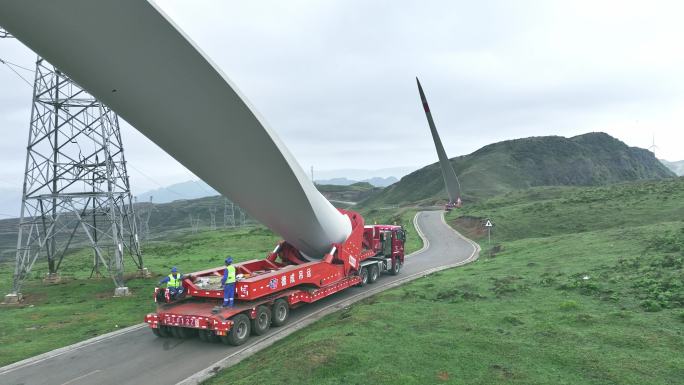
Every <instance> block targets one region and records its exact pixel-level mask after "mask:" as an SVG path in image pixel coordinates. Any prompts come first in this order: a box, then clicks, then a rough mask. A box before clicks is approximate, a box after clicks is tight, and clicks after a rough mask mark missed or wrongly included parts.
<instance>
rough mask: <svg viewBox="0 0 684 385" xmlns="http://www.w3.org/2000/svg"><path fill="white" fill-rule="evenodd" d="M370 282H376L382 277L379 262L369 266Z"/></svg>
mask: <svg viewBox="0 0 684 385" xmlns="http://www.w3.org/2000/svg"><path fill="white" fill-rule="evenodd" d="M368 267H369V270H368V283H375V281H377V280H378V278H379V277H380V269H378V264H377V263H376V264H374V265H371V266H368Z"/></svg>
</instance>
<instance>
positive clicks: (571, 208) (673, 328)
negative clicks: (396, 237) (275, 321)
mask: <svg viewBox="0 0 684 385" xmlns="http://www.w3.org/2000/svg"><path fill="white" fill-rule="evenodd" d="M632 197H633V198H632ZM682 207H684V178H679V179H674V180H667V181H661V182H639V183H630V184H622V185H613V186H610V187H598V188H534V189H530V190H528V191H526V192H519V193H515V194H509V195H508V196H505V197H496V198H493V199H490V200H486V201H483V202H481V203H480V204H476V205H471V206H469V207H467V208H466V209H465V210H464V211H454V212H452V213H451V214H450V216H449V218H448V221H449V222H451V223H453V224H454V226H455V227H457V228H461V230H463V231H464V232H468V233H470V234H471V235H472V236H474V237H479V240H480V242H481V244H482V246H483V252H482V255H481V257H480V259H479V260H478V261H476V262H475V263H473V264H470V265H467V266H465V267H462V268H457V269H451V270H447V271H443V272H441V273H437V274H433V275H430V276H428V277H425V278H423V279H420V280H418V281H415V282H413V283H410V284H407V285H405V286H403V287H400V288H396V289H392V290H390V291H387V292H385V293H383V294H380V295H377V296H374V297H372V298H369V299H367V300H366V301H364V302H363V303H360V304H357V305H353V306H352V307H350V308H348V309H345V310H344V311H342V312H339V313H336V314H332V315H330V316H327V317H325V318H324V319H322V320H321V321H319V322H317V323H315V324H314V325H311V326H310V327H308V328H307V329H306V330H302V331H299V332H297V333H295V334H293V335H291V336H290V337H288V338H286V339H284V340H283V341H281V342H278V343H276V344H275V345H273V346H272V347H271V348H268V349H266V350H264V351H261V352H259V353H257V354H255V355H254V356H252V357H251V358H249V359H247V360H245V361H243V362H242V363H240V364H238V365H236V366H234V367H232V368H229V369H227V370H225V371H223V372H220V373H219V375H218V377H217V378H216V379H214V380H212V381H209V383H210V384H220V383H228V382H230V383H231V384H252V383H260V384H288V383H298V384H347V383H357V384H365V383H374V384H396V383H402V384H441V383H450V384H487V385H489V384H572V385H576V384H635V385H637V384H638V385H640V384H681V383H682V378H684V369H683V368H684V357H683V356H682V354H681V352H682V351H684V335H683V334H682V330H683V328H684V283H683V281H682V280H683V279H684V269H683V266H682V265H683V262H684V221H683V219H684V215H682V212H681V210H682ZM549 208H550V209H549ZM547 209H549V210H550V211H544V210H547ZM484 218H491V219H492V220H493V221H494V222H495V223H496V227H495V231H494V233H493V244H492V245H488V244H487V240H486V236H485V234H486V233H485V232H483V231H482V228H481V223H482V222H481V221H482V220H483V219H484ZM540 221H541V222H540Z"/></svg>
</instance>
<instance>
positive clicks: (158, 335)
mask: <svg viewBox="0 0 684 385" xmlns="http://www.w3.org/2000/svg"><path fill="white" fill-rule="evenodd" d="M152 333H154V335H155V336H157V337H166V336H165V335H164V334H162V332H161V330H159V328H154V329H152Z"/></svg>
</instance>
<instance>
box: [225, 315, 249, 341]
mask: <svg viewBox="0 0 684 385" xmlns="http://www.w3.org/2000/svg"><path fill="white" fill-rule="evenodd" d="M232 321H233V326H232V327H231V328H230V330H229V331H228V335H227V336H225V337H221V340H222V341H223V343H224V344H229V345H233V346H240V345H242V344H244V343H245V342H247V339H248V338H249V329H250V322H249V317H247V316H246V315H244V314H238V315H236V316H234V317H233V318H232Z"/></svg>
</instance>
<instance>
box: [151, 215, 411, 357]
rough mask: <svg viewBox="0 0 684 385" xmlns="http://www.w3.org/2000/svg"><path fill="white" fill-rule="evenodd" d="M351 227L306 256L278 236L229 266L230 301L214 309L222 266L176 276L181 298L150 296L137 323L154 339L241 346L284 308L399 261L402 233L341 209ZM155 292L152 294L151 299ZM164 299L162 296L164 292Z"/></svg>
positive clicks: (368, 278) (283, 316)
mask: <svg viewBox="0 0 684 385" xmlns="http://www.w3.org/2000/svg"><path fill="white" fill-rule="evenodd" d="M340 212H342V213H343V214H345V215H346V216H347V217H348V218H349V220H350V222H351V224H352V231H351V234H350V235H349V237H348V238H347V239H346V240H345V241H344V242H343V243H335V244H332V245H331V247H330V251H329V252H328V253H326V254H325V255H324V256H323V258H322V259H320V260H317V259H311V258H308V257H307V256H305V255H303V254H302V253H301V252H300V251H299V250H297V249H296V248H295V247H293V246H292V245H290V244H289V243H287V242H284V241H281V242H280V243H278V245H277V246H276V247H275V249H274V250H273V252H271V253H270V254H269V255H268V256H267V257H266V258H265V259H261V260H250V261H246V262H242V263H238V264H236V265H235V268H236V273H237V277H238V280H237V282H236V285H235V286H236V293H235V298H236V301H235V302H236V303H235V307H232V308H225V307H221V306H220V305H221V303H222V300H223V289H222V288H221V287H220V286H219V287H217V286H216V285H215V284H214V285H213V286H212V285H211V282H212V281H213V282H216V281H217V280H218V278H219V277H220V276H222V274H223V269H224V268H223V267H220V268H214V269H209V270H204V271H199V272H196V273H192V274H189V275H187V276H186V277H185V278H184V279H183V287H184V289H185V294H186V296H185V297H184V298H182V299H180V300H177V301H169V302H166V301H158V306H157V312H156V313H151V314H148V315H147V316H146V317H145V322H147V323H148V324H149V326H150V327H151V328H152V331H153V332H154V334H156V335H157V336H160V337H168V336H175V337H179V338H188V337H191V336H194V335H197V334H198V335H199V337H200V338H201V339H202V340H205V341H212V340H219V339H220V340H222V341H223V342H225V343H227V344H232V345H241V344H243V343H244V342H245V341H246V340H247V339H248V338H249V335H250V334H255V335H261V334H264V333H265V332H266V331H267V330H268V329H269V328H270V327H271V326H272V325H273V326H281V325H283V324H285V323H286V322H287V320H288V317H289V314H290V309H292V308H294V307H297V306H300V305H301V304H305V303H310V302H315V301H318V300H320V299H322V298H325V297H327V296H329V295H331V294H334V293H336V292H338V291H341V290H344V289H347V288H349V287H351V286H363V285H365V284H366V283H373V282H375V281H376V280H377V279H378V278H379V277H380V275H381V274H382V273H383V272H388V273H389V274H393V275H396V274H398V273H399V271H400V270H401V267H402V265H403V263H404V242H405V240H406V231H405V230H404V229H403V228H402V227H401V226H396V225H369V226H365V225H364V221H363V218H362V217H361V215H359V214H357V213H355V212H352V211H346V210H340ZM157 294H158V293H157V291H155V300H156V299H157V298H159V297H161V298H163V296H157ZM167 298H168V297H167Z"/></svg>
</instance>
